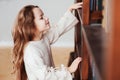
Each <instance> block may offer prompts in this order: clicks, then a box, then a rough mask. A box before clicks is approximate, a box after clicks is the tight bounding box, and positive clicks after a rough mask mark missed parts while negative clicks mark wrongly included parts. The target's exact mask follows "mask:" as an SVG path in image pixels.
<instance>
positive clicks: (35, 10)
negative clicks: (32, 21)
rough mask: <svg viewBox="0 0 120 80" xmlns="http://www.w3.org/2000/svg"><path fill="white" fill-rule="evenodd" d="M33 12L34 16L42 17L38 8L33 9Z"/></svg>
mask: <svg viewBox="0 0 120 80" xmlns="http://www.w3.org/2000/svg"><path fill="white" fill-rule="evenodd" d="M33 12H34V14H35V15H43V14H44V13H43V11H42V10H41V9H40V8H34V9H33Z"/></svg>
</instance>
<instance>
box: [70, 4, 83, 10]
mask: <svg viewBox="0 0 120 80" xmlns="http://www.w3.org/2000/svg"><path fill="white" fill-rule="evenodd" d="M82 4H83V2H79V3H75V4H73V5H71V6H70V7H69V8H68V10H69V11H73V10H75V9H78V8H82Z"/></svg>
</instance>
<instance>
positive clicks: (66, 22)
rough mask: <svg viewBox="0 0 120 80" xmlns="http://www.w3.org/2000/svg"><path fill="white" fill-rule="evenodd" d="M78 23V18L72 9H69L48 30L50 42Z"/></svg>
mask: <svg viewBox="0 0 120 80" xmlns="http://www.w3.org/2000/svg"><path fill="white" fill-rule="evenodd" d="M77 23H78V19H77V18H76V17H75V16H74V15H73V14H72V13H71V12H70V11H67V12H66V13H65V14H64V16H63V17H62V18H61V19H60V20H59V22H58V23H57V24H56V25H54V26H53V27H51V29H50V30H49V31H48V33H47V37H48V39H49V41H50V44H52V43H54V42H55V41H56V40H57V39H58V38H59V37H60V36H61V35H62V34H64V33H65V32H67V31H69V30H70V29H71V28H73V27H74V26H75V25H76V24H77Z"/></svg>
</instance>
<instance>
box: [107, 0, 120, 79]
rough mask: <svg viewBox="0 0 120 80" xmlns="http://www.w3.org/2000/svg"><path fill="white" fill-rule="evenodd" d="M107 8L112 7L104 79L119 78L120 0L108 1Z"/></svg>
mask: <svg viewBox="0 0 120 80" xmlns="http://www.w3.org/2000/svg"><path fill="white" fill-rule="evenodd" d="M108 2H109V5H107V6H108V10H109V9H112V13H111V14H112V15H111V14H109V15H108V16H107V17H111V19H112V23H111V22H110V21H109V20H108V24H107V25H109V24H110V26H109V27H111V31H110V36H109V40H110V42H109V43H108V44H110V43H111V44H110V45H108V51H107V53H106V60H107V62H106V64H107V65H106V66H105V67H106V68H105V70H106V75H107V76H106V77H107V78H106V80H120V10H118V8H120V0H110V1H108Z"/></svg>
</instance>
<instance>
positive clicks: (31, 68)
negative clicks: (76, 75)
mask: <svg viewBox="0 0 120 80" xmlns="http://www.w3.org/2000/svg"><path fill="white" fill-rule="evenodd" d="M24 64H25V70H26V73H27V76H28V79H29V80H33V79H37V80H72V76H71V74H70V72H68V71H67V70H66V69H64V70H63V69H62V70H60V69H59V70H54V71H55V72H54V73H53V71H52V70H51V69H50V68H49V67H47V66H46V65H45V64H44V60H43V58H42V57H41V55H40V52H37V51H36V50H35V49H34V47H32V46H29V47H27V48H26V49H25V50H24ZM62 74H64V75H62ZM32 76H34V78H33V77H32ZM60 76H61V77H60ZM60 78H61V79H60Z"/></svg>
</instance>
